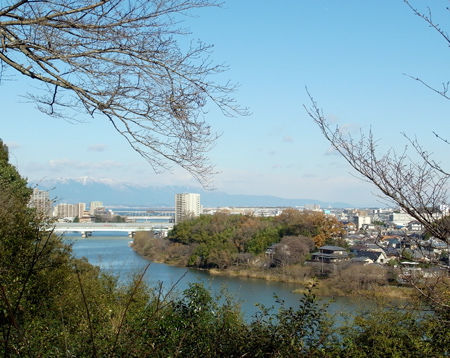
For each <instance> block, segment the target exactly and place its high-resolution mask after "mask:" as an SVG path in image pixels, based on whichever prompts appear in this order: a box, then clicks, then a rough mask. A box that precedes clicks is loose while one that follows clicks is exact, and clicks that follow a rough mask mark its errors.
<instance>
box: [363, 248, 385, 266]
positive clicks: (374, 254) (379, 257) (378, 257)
mask: <svg viewBox="0 0 450 358" xmlns="http://www.w3.org/2000/svg"><path fill="white" fill-rule="evenodd" d="M357 257H368V258H369V259H371V260H372V261H373V262H376V263H379V264H384V263H386V262H387V256H386V254H385V253H384V252H380V251H363V250H360V251H358V253H357Z"/></svg>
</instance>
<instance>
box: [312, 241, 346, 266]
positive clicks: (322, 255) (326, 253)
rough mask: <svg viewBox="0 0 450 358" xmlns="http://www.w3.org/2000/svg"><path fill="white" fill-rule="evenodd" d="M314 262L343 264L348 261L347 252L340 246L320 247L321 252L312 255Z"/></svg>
mask: <svg viewBox="0 0 450 358" xmlns="http://www.w3.org/2000/svg"><path fill="white" fill-rule="evenodd" d="M311 256H312V260H313V261H320V262H326V263H333V262H341V261H346V260H348V254H347V251H346V250H345V249H344V248H343V247H339V246H329V245H326V246H322V247H319V252H314V253H313V254H312V255H311Z"/></svg>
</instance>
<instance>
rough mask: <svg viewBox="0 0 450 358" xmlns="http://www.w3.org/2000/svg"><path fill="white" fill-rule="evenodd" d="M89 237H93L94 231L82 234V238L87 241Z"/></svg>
mask: <svg viewBox="0 0 450 358" xmlns="http://www.w3.org/2000/svg"><path fill="white" fill-rule="evenodd" d="M89 236H92V231H82V232H81V237H82V238H83V239H86V238H88V237H89Z"/></svg>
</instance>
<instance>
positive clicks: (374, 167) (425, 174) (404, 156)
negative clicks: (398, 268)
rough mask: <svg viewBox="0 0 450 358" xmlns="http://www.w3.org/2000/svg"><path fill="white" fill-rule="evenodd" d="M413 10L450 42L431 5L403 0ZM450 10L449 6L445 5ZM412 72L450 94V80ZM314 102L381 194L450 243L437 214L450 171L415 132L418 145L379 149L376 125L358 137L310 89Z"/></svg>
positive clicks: (330, 135)
mask: <svg viewBox="0 0 450 358" xmlns="http://www.w3.org/2000/svg"><path fill="white" fill-rule="evenodd" d="M404 2H405V3H406V5H407V6H408V7H409V8H410V9H411V10H412V11H413V13H414V14H415V15H417V16H419V17H420V18H422V19H423V20H424V21H425V22H426V23H427V24H428V25H429V26H430V27H432V28H433V29H434V30H435V31H437V33H439V35H440V36H441V37H442V38H443V39H444V40H445V42H446V43H447V44H448V45H450V41H449V36H448V34H447V32H446V31H445V30H444V29H443V28H442V27H441V26H440V25H439V24H437V23H436V22H434V21H433V17H432V14H431V10H430V9H429V8H428V11H427V13H425V12H421V11H419V10H418V9H417V8H415V7H414V6H413V5H412V4H411V2H410V1H408V0H404ZM445 11H446V12H449V8H448V7H447V8H446V9H445ZM409 77H412V78H414V79H416V80H418V81H420V82H421V83H422V84H424V85H425V86H426V87H428V88H430V89H432V90H433V91H435V92H437V93H438V94H440V95H441V96H442V97H443V98H445V99H450V98H449V97H448V95H447V94H448V84H449V83H448V82H444V83H443V84H442V86H443V89H442V90H440V89H436V88H434V87H432V86H431V85H429V84H427V83H426V82H425V81H423V80H421V79H420V78H418V77H413V76H409ZM308 95H309V98H310V101H311V105H310V106H309V107H306V106H304V107H305V109H306V111H307V113H308V114H309V116H310V117H311V118H312V119H313V120H314V121H315V122H316V124H317V125H318V126H319V128H320V130H321V131H322V133H323V135H324V136H325V138H326V139H327V140H328V141H329V142H330V143H331V145H332V147H333V148H334V149H336V150H337V151H338V152H339V153H340V154H341V155H342V157H343V158H344V159H345V160H346V161H347V162H348V163H349V164H350V165H351V166H352V167H353V168H354V169H355V170H356V171H357V172H358V173H360V174H361V175H362V176H363V177H364V178H365V179H367V180H368V181H369V182H370V183H372V184H374V185H375V186H376V187H377V188H378V189H379V190H380V191H381V194H382V197H383V198H388V199H389V200H390V201H391V202H393V203H394V204H396V205H398V206H399V207H400V208H402V209H403V210H404V211H405V212H407V213H408V214H409V215H411V216H412V217H413V218H415V219H416V220H417V221H419V222H420V223H421V224H422V225H423V226H424V227H425V229H426V230H427V231H428V232H430V233H431V234H432V235H434V236H435V237H437V238H439V239H442V240H444V241H446V242H447V243H448V237H449V236H450V232H449V231H448V228H447V226H446V225H438V224H436V223H437V222H436V218H437V217H436V214H437V211H438V209H439V207H440V206H441V205H443V204H448V202H449V197H448V191H447V190H448V185H449V180H450V172H449V171H448V170H446V169H445V168H443V167H442V165H441V164H440V163H438V162H436V161H435V160H434V159H433V157H432V155H431V153H430V152H428V151H427V150H425V149H424V148H423V147H422V145H421V144H420V142H419V141H418V140H417V139H416V138H410V137H407V136H406V135H404V136H405V137H406V138H407V140H408V142H409V144H410V145H411V146H412V148H413V149H414V152H415V154H414V153H410V152H409V151H408V147H407V146H405V148H404V149H403V150H402V151H401V152H396V151H395V150H394V149H390V150H388V151H387V152H386V153H384V154H379V150H378V145H377V140H376V139H375V138H374V136H373V134H372V131H369V132H368V133H361V135H360V136H359V137H358V138H354V137H352V136H351V135H350V134H347V133H345V131H343V130H342V129H341V128H340V127H339V126H335V127H334V126H332V125H331V124H330V122H329V121H328V120H327V118H326V117H325V116H324V114H323V111H322V110H321V109H320V108H319V106H318V104H317V102H316V101H315V100H314V98H313V97H312V96H311V95H310V93H309V92H308ZM435 135H436V136H438V137H439V138H440V139H441V140H443V142H444V143H446V144H449V143H448V141H447V140H446V139H445V137H444V136H443V135H440V134H437V133H435Z"/></svg>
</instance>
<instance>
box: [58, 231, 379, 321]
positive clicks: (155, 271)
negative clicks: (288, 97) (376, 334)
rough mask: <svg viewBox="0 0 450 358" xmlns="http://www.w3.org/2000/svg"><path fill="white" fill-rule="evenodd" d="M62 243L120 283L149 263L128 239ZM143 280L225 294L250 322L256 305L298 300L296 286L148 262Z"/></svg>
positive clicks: (334, 302)
mask: <svg viewBox="0 0 450 358" xmlns="http://www.w3.org/2000/svg"><path fill="white" fill-rule="evenodd" d="M65 240H66V241H69V242H71V243H72V248H73V253H74V255H75V256H76V257H86V258H87V259H88V261H89V262H90V263H91V264H93V265H97V266H100V267H101V268H102V269H103V270H105V271H106V272H109V273H112V274H114V275H117V276H118V277H119V281H121V282H127V281H129V280H130V278H131V277H132V276H133V275H135V274H136V273H139V272H142V270H143V269H144V268H145V267H146V266H147V265H148V263H149V261H148V260H146V259H144V258H142V257H141V256H139V255H138V254H136V253H135V252H134V251H133V249H132V248H130V247H129V246H128V243H129V241H130V239H129V238H128V237H127V236H120V235H114V236H111V234H100V233H95V234H94V236H92V237H89V238H88V239H81V238H80V237H79V235H77V236H66V237H65ZM144 280H145V282H146V283H148V284H149V285H150V286H152V287H153V286H155V285H157V284H158V283H159V282H161V283H162V284H163V287H164V288H165V289H166V290H168V289H169V288H170V287H172V286H173V285H174V284H175V283H177V282H178V281H179V282H178V283H177V284H176V286H175V291H176V292H181V291H183V290H184V289H186V288H187V287H188V286H189V283H192V282H199V283H202V284H203V285H204V286H205V287H206V288H208V289H209V290H210V292H211V293H212V294H213V295H218V296H221V295H222V294H223V292H227V293H228V294H230V295H231V296H232V297H233V298H234V300H235V301H236V302H237V303H239V304H240V306H241V310H242V312H243V315H244V317H245V318H246V319H250V318H251V317H252V316H253V315H254V314H255V313H256V312H257V311H258V308H257V304H263V305H265V306H267V307H271V306H274V307H277V306H278V304H277V302H276V298H275V295H276V296H278V297H279V298H280V299H282V300H284V301H285V304H286V306H291V307H295V306H297V305H298V299H299V297H300V295H299V294H295V293H293V292H292V291H293V290H294V289H296V288H298V285H296V284H288V283H281V282H270V281H265V280H261V279H247V278H235V277H225V276H213V275H210V274H209V273H208V272H206V271H201V270H196V269H189V268H183V267H176V266H169V265H166V264H160V263H154V262H152V263H150V267H149V269H148V270H147V273H146V275H145V277H144ZM322 301H324V302H325V303H328V312H329V313H331V314H340V313H344V314H350V315H353V314H355V312H356V311H358V312H359V311H362V310H364V309H367V308H370V307H373V306H374V303H373V302H370V301H369V302H368V301H367V300H361V299H357V298H346V297H337V298H334V299H322Z"/></svg>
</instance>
